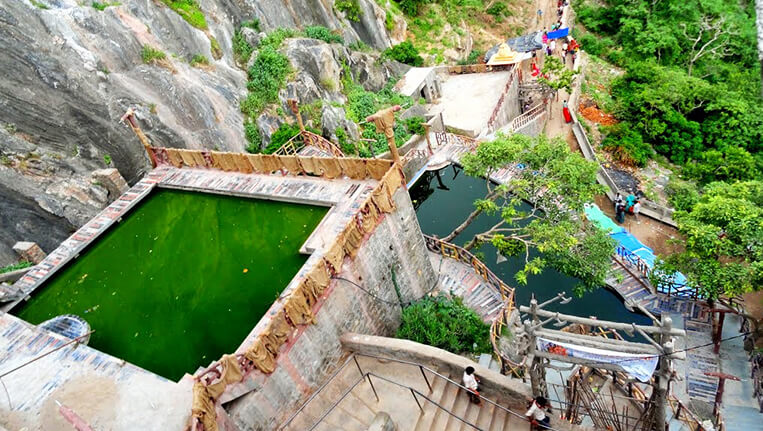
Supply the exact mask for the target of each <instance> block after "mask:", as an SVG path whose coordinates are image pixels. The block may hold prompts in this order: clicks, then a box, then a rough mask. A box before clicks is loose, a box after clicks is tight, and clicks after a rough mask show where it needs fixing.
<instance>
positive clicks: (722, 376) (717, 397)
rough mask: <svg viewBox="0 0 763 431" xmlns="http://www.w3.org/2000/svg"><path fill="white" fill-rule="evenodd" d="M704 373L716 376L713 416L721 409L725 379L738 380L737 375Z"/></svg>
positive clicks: (714, 372) (713, 372)
mask: <svg viewBox="0 0 763 431" xmlns="http://www.w3.org/2000/svg"><path fill="white" fill-rule="evenodd" d="M724 315H726V313H723V314H721V316H724ZM705 375H706V376H710V377H717V378H718V389H717V390H716V391H715V405H714V406H713V416H716V417H717V416H718V411H719V410H720V409H721V402H723V387H724V385H725V383H726V380H733V381H736V382H738V381H740V380H739V377H737V376H733V375H731V374H726V373H719V372H716V371H705Z"/></svg>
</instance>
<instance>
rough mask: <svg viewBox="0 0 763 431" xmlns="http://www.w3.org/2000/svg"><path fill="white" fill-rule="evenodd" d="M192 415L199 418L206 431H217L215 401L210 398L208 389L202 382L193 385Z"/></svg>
mask: <svg viewBox="0 0 763 431" xmlns="http://www.w3.org/2000/svg"><path fill="white" fill-rule="evenodd" d="M191 414H192V415H193V417H195V418H198V419H199V420H200V421H201V423H202V424H203V425H204V429H205V430H206V431H217V413H215V401H214V400H213V399H212V398H211V397H210V396H209V392H208V391H207V387H206V386H204V384H202V383H201V382H196V383H194V384H193V404H192V407H191Z"/></svg>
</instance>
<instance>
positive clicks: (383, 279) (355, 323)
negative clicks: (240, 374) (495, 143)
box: [223, 188, 437, 430]
mask: <svg viewBox="0 0 763 431" xmlns="http://www.w3.org/2000/svg"><path fill="white" fill-rule="evenodd" d="M393 198H394V200H395V203H396V205H397V210H395V211H394V212H392V213H390V214H387V215H386V216H385V217H384V220H382V222H381V223H380V224H379V225H378V226H377V227H376V229H375V230H374V231H373V233H372V234H371V235H370V236H369V237H368V238H367V239H365V241H364V242H363V244H362V246H361V247H360V249H359V251H358V255H357V257H355V259H352V260H350V259H345V263H344V266H343V268H342V272H341V274H340V275H339V277H343V278H346V279H349V280H352V281H354V282H355V283H357V284H359V285H361V286H362V287H363V288H364V289H366V290H368V291H369V292H370V293H371V294H373V295H374V296H375V297H376V298H374V297H372V296H370V295H369V294H367V293H364V292H362V291H361V290H360V289H359V288H357V287H355V286H353V285H352V284H350V283H348V282H346V281H343V280H332V282H331V284H330V286H329V288H328V289H327V290H326V293H325V298H324V299H323V300H322V303H321V305H320V309H319V310H317V311H316V312H315V318H316V323H315V324H313V325H307V326H305V327H303V328H301V329H300V330H299V333H298V334H297V335H296V336H294V337H292V339H291V340H290V341H289V343H288V345H286V346H284V348H283V349H282V351H281V352H280V354H279V355H278V358H277V365H276V369H275V371H274V372H273V373H272V374H270V375H260V376H258V378H257V379H256V380H255V385H256V386H255V387H254V388H252V389H253V390H252V391H251V392H249V393H248V394H246V395H244V396H242V397H240V398H238V399H236V400H233V401H232V402H230V403H228V404H227V405H226V409H227V411H228V413H229V415H230V416H231V419H232V420H233V422H234V423H235V424H236V426H237V427H238V428H239V429H240V430H273V429H276V428H277V425H278V424H280V423H281V422H283V421H284V420H285V419H287V418H288V417H289V416H290V415H291V413H293V412H294V411H295V410H296V409H297V408H298V407H299V406H300V405H301V404H302V403H303V402H304V401H305V400H306V399H307V397H308V396H309V395H310V394H311V393H312V392H313V391H315V390H316V389H317V388H318V387H319V386H320V385H321V384H322V383H323V381H324V380H325V379H326V378H328V377H329V376H330V375H331V373H332V372H333V371H334V370H335V369H336V367H337V366H339V365H340V364H341V362H342V357H343V355H344V352H343V350H342V346H341V343H340V337H341V335H342V334H344V333H345V332H356V333H361V334H371V335H383V336H391V335H394V332H395V330H396V329H397V327H398V325H399V323H400V311H401V307H400V305H399V301H398V297H397V294H396V293H395V287H394V284H393V280H392V278H393V277H392V269H393V268H394V273H395V280H396V282H397V285H398V287H399V291H400V296H401V298H402V300H403V301H404V302H408V301H411V300H415V299H418V298H420V297H422V296H423V295H425V294H426V293H427V292H428V291H429V290H430V289H431V288H432V287H433V286H434V283H436V282H437V276H436V274H435V271H434V269H433V268H432V265H431V264H430V262H429V260H428V258H427V256H428V255H427V249H426V245H425V243H424V239H423V236H422V234H421V229H420V228H419V224H418V222H417V220H416V213H415V212H414V210H413V205H412V204H411V200H410V198H409V196H408V192H407V190H405V189H404V188H400V189H398V190H397V192H396V193H395V194H394V196H393ZM377 298H378V299H377ZM223 401H225V400H223Z"/></svg>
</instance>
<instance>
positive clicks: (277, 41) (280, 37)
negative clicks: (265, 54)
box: [259, 28, 298, 49]
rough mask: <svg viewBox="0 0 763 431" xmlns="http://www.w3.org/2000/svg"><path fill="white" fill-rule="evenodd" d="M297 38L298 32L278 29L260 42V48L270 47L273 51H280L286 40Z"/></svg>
mask: <svg viewBox="0 0 763 431" xmlns="http://www.w3.org/2000/svg"><path fill="white" fill-rule="evenodd" d="M296 36H298V32H297V31H296V30H294V29H291V28H277V29H275V30H273V31H272V32H270V33H268V35H267V36H265V38H264V39H262V40H261V41H260V44H259V47H260V48H263V47H267V46H269V47H271V48H273V49H278V48H279V47H280V46H281V44H282V43H283V41H284V40H286V39H288V38H290V37H296Z"/></svg>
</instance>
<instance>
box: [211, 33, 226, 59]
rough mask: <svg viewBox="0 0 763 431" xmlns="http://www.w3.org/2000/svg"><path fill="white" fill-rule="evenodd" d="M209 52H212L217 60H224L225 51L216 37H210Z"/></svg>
mask: <svg viewBox="0 0 763 431" xmlns="http://www.w3.org/2000/svg"><path fill="white" fill-rule="evenodd" d="M209 50H210V51H212V57H213V58H214V59H215V60H219V59H221V58H223V50H222V48H220V42H218V41H217V39H215V37H214V36H209Z"/></svg>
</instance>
